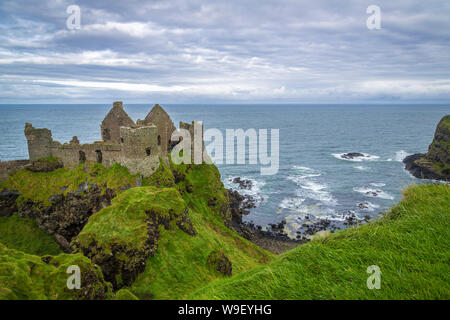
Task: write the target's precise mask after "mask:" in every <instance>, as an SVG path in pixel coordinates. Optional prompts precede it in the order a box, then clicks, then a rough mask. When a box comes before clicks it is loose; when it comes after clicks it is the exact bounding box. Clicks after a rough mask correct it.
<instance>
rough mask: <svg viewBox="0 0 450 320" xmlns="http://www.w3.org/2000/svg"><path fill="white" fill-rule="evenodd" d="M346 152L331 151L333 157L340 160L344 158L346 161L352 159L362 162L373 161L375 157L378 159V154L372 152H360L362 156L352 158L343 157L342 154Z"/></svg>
mask: <svg viewBox="0 0 450 320" xmlns="http://www.w3.org/2000/svg"><path fill="white" fill-rule="evenodd" d="M346 154H347V152H344V153H332V154H331V155H332V156H333V157H335V158H336V159H340V160H346V161H353V162H362V161H373V160H376V159H379V158H380V157H379V156H375V155H372V154H368V153H361V154H362V155H363V156H362V157H355V158H353V159H348V158H344V155H346Z"/></svg>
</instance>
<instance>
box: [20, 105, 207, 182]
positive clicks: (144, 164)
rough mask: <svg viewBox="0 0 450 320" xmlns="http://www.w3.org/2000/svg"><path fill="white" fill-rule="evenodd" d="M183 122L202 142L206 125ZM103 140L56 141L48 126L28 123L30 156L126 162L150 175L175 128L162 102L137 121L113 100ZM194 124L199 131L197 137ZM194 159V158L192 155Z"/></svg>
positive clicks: (69, 162)
mask: <svg viewBox="0 0 450 320" xmlns="http://www.w3.org/2000/svg"><path fill="white" fill-rule="evenodd" d="M194 123H195V124H198V123H197V122H192V125H190V124H184V123H180V128H181V129H187V130H188V131H189V132H190V133H191V139H192V148H193V146H194V143H197V144H198V143H200V145H203V127H202V126H201V125H200V126H194ZM100 127H101V134H102V141H97V142H94V143H92V144H80V142H79V140H78V138H77V137H76V136H74V137H73V138H72V140H71V141H70V143H64V144H61V143H60V142H58V141H54V140H53V138H52V132H51V131H50V130H49V129H38V128H34V127H33V126H32V124H31V123H26V125H25V136H26V138H27V141H28V153H29V155H30V160H31V161H35V160H39V159H42V158H49V157H54V158H58V159H60V160H61V161H62V163H63V165H64V167H66V168H75V167H77V166H78V165H79V164H80V163H102V164H103V165H104V166H105V167H109V166H111V165H113V164H114V163H118V164H121V165H123V166H126V167H127V168H128V169H129V170H130V172H131V173H132V174H136V173H139V174H141V175H143V176H144V177H148V176H150V175H151V174H152V173H153V172H155V171H156V169H157V168H158V167H159V159H160V157H161V158H163V159H164V160H166V159H167V154H168V153H169V152H170V151H171V148H172V147H173V142H171V137H172V133H173V132H174V131H175V130H176V128H175V126H174V124H173V122H172V120H171V119H170V117H169V115H168V114H167V113H166V112H165V111H164V109H163V108H162V107H161V106H160V105H158V104H157V105H155V106H154V107H153V109H152V110H151V111H150V112H149V114H148V115H147V116H146V117H145V119H144V120H138V121H137V124H136V123H134V121H133V120H132V119H131V118H130V117H129V116H128V114H127V113H126V112H125V110H124V109H123V105H122V102H114V103H113V107H112V109H111V110H110V111H109V113H108V114H107V115H106V117H105V119H104V120H103V122H102V124H101V126H100ZM194 128H195V130H197V131H198V132H195V133H198V134H199V135H197V136H196V137H197V138H196V140H195V141H194ZM193 160H194V159H193Z"/></svg>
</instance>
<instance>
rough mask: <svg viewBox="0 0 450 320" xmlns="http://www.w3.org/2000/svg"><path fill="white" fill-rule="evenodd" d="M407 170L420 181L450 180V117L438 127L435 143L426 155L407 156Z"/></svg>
mask: <svg viewBox="0 0 450 320" xmlns="http://www.w3.org/2000/svg"><path fill="white" fill-rule="evenodd" d="M403 162H404V163H405V169H406V170H408V171H409V172H410V173H411V174H412V175H413V176H415V177H416V178H419V179H435V180H444V181H449V180H450V115H447V116H445V117H443V118H442V119H441V121H440V122H439V124H438V125H437V128H436V132H435V134H434V139H433V142H432V143H431V144H430V146H429V147H428V152H427V153H426V154H422V153H417V154H413V155H410V156H407V157H406V158H405V159H404V160H403Z"/></svg>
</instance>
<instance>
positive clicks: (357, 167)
mask: <svg viewBox="0 0 450 320" xmlns="http://www.w3.org/2000/svg"><path fill="white" fill-rule="evenodd" d="M353 168H355V169H358V170H361V171H367V170H369V167H364V166H354V167H353Z"/></svg>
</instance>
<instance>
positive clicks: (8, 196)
mask: <svg viewBox="0 0 450 320" xmlns="http://www.w3.org/2000/svg"><path fill="white" fill-rule="evenodd" d="M19 196H20V193H19V192H17V191H9V190H6V189H5V190H3V191H2V192H0V217H10V216H12V215H13V214H14V213H16V212H17V210H18V209H17V202H16V200H17V198H18V197H19Z"/></svg>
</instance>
